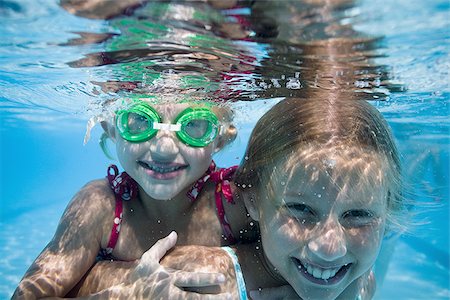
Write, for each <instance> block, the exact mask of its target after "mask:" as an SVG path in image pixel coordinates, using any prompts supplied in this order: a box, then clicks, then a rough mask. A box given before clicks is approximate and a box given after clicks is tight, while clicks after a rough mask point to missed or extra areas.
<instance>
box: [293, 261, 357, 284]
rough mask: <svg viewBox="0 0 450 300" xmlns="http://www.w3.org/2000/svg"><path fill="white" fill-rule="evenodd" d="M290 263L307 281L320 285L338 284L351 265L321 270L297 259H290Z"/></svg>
mask: <svg viewBox="0 0 450 300" xmlns="http://www.w3.org/2000/svg"><path fill="white" fill-rule="evenodd" d="M292 261H293V262H294V264H295V265H296V266H297V268H298V270H299V271H300V274H302V275H303V276H304V277H305V278H306V279H308V280H309V281H311V282H313V283H315V284H320V285H335V284H338V283H339V282H340V281H341V280H342V279H343V278H344V276H345V274H347V271H348V270H349V268H350V266H351V265H352V264H351V263H349V264H345V265H343V266H340V267H334V268H321V267H317V266H313V265H310V264H307V263H302V262H301V261H300V260H299V259H297V258H295V257H292Z"/></svg>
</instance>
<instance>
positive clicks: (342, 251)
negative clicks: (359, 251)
mask: <svg viewBox="0 0 450 300" xmlns="http://www.w3.org/2000/svg"><path fill="white" fill-rule="evenodd" d="M308 249H309V251H311V252H312V253H313V255H315V256H317V257H318V258H320V259H322V260H324V261H335V260H337V259H339V258H341V257H343V256H345V255H346V254H347V245H346V238H345V233H344V231H343V230H342V227H341V225H340V224H339V222H337V221H333V220H330V219H329V220H327V222H326V223H325V225H324V226H323V227H322V229H319V230H317V232H316V235H315V236H314V237H313V238H312V239H311V240H310V241H309V242H308Z"/></svg>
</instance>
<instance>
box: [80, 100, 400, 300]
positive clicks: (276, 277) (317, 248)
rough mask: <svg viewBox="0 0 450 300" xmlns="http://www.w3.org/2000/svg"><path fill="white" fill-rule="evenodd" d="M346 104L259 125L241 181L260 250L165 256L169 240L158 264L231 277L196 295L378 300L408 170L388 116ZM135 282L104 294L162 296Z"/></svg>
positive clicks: (294, 104) (97, 277)
mask: <svg viewBox="0 0 450 300" xmlns="http://www.w3.org/2000/svg"><path fill="white" fill-rule="evenodd" d="M333 95H334V94H333ZM339 95H340V96H341V97H342V98H340V100H335V99H336V98H334V97H329V98H328V99H326V98H325V99H323V97H322V99H320V101H319V100H316V99H319V98H318V97H315V96H318V95H314V94H309V97H308V98H295V99H288V100H284V101H281V102H280V103H278V104H276V105H275V106H274V107H273V108H272V109H271V110H269V111H268V112H267V113H266V114H265V115H264V116H263V117H262V118H261V119H260V120H259V121H258V123H257V124H256V126H255V128H254V130H253V132H252V135H251V137H250V141H249V144H248V147H247V150H246V154H245V156H246V157H247V158H248V159H245V160H243V161H242V164H241V165H240V167H239V168H238V170H237V172H236V175H235V177H234V182H235V184H236V185H237V187H238V191H237V193H238V194H239V197H242V198H243V199H244V202H245V205H246V207H247V210H248V212H249V213H250V216H251V217H252V218H253V219H254V220H255V221H258V222H259V226H260V230H261V239H260V242H258V243H255V244H240V245H236V246H233V247H231V248H230V247H226V248H223V247H222V248H217V247H202V246H181V247H175V249H173V251H172V252H169V253H168V254H167V255H166V256H164V254H165V251H167V250H168V249H170V248H171V247H172V246H173V245H174V244H175V240H176V239H174V237H173V236H170V237H168V238H166V239H164V240H163V241H162V242H161V243H160V244H159V245H158V247H154V250H155V251H156V250H157V248H159V250H157V251H158V253H159V255H157V256H154V257H153V259H155V260H159V259H161V258H162V257H163V256H164V258H162V261H161V264H162V265H163V266H165V267H167V268H172V269H177V270H184V271H198V270H202V271H203V272H220V273H223V274H226V276H227V280H226V281H225V282H224V283H222V284H220V286H218V288H217V289H215V290H207V289H195V291H197V292H202V293H203V292H208V291H209V292H213V293H218V292H221V293H224V292H229V293H230V294H231V295H232V297H233V299H247V297H248V296H247V294H250V295H251V296H252V299H296V298H299V299H320V300H322V299H346V300H348V299H371V298H372V296H373V294H374V292H375V282H374V277H373V273H372V268H373V266H374V263H375V261H376V259H377V256H378V253H379V251H380V248H381V245H382V243H383V242H384V239H385V238H386V237H388V236H390V235H391V234H392V233H393V232H395V231H396V229H397V228H398V227H397V226H398V225H401V224H402V222H403V221H404V220H405V214H404V212H405V209H404V206H405V203H404V201H403V199H402V197H401V194H400V191H401V180H400V161H399V157H398V153H397V149H396V147H395V144H394V140H393V137H392V134H391V132H390V129H389V127H388V125H387V123H386V122H385V120H384V119H383V118H382V116H381V114H380V113H379V112H378V111H377V110H376V109H375V108H374V107H373V106H372V105H371V104H369V103H368V102H366V101H363V100H356V99H355V98H352V97H353V96H354V95H353V96H352V94H350V93H348V94H346V93H339ZM322 96H323V94H322ZM145 260H146V258H143V259H141V261H140V264H145ZM134 264H136V263H131V264H129V265H125V264H124V265H122V266H121V268H119V269H120V272H121V273H123V274H125V273H126V271H127V269H130V268H131V269H133V267H134ZM117 267H118V266H117V265H114V264H108V263H107V262H105V263H104V264H102V265H101V266H100V265H97V266H96V267H95V268H94V269H93V270H92V272H91V273H90V274H89V275H88V277H87V278H86V281H85V285H84V287H83V288H82V289H80V293H79V294H78V296H87V295H89V294H91V296H95V295H96V294H95V292H98V290H100V289H102V288H105V286H104V285H103V287H102V286H101V285H96V283H98V282H99V281H101V278H102V275H101V274H104V272H105V270H109V271H110V272H112V271H114V270H116V271H117ZM97 268H98V269H97ZM108 268H110V269H108ZM100 270H103V271H100ZM124 277H126V276H124ZM128 279H129V280H128V281H127V282H125V283H124V282H116V285H115V286H113V287H112V288H109V289H106V290H104V291H103V292H104V293H105V292H106V291H109V293H110V295H115V296H117V297H119V298H120V297H121V296H123V295H126V296H130V295H132V296H133V297H137V298H142V295H144V294H145V292H144V291H146V290H148V289H155V288H157V287H155V286H154V285H152V282H148V281H147V278H146V277H145V276H141V277H139V278H138V279H137V280H136V277H130V276H128ZM161 284H163V283H161ZM271 287H272V288H275V289H271ZM261 288H263V290H262V291H263V292H260V291H261ZM267 288H268V289H267ZM250 291H253V292H250ZM171 299H172V298H171Z"/></svg>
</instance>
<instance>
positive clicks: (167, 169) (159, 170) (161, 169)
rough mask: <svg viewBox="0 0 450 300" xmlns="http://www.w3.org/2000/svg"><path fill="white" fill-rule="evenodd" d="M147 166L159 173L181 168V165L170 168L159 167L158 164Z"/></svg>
mask: <svg viewBox="0 0 450 300" xmlns="http://www.w3.org/2000/svg"><path fill="white" fill-rule="evenodd" d="M147 167H148V169H150V170H152V171H155V172H157V173H161V174H164V173H170V172H174V171H176V170H179V169H181V167H179V166H177V167H170V168H161V167H157V166H150V165H147Z"/></svg>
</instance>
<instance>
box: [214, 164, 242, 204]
mask: <svg viewBox="0 0 450 300" xmlns="http://www.w3.org/2000/svg"><path fill="white" fill-rule="evenodd" d="M237 168H238V166H232V167H229V168H226V169H219V170H217V171H215V172H212V173H211V180H212V181H213V182H214V183H215V184H216V194H217V193H219V196H220V193H222V195H223V196H224V197H225V200H227V202H228V203H231V204H234V199H233V191H232V190H231V185H230V180H231V179H232V178H233V175H234V173H235V172H236V170H237ZM216 197H217V195H216Z"/></svg>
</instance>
